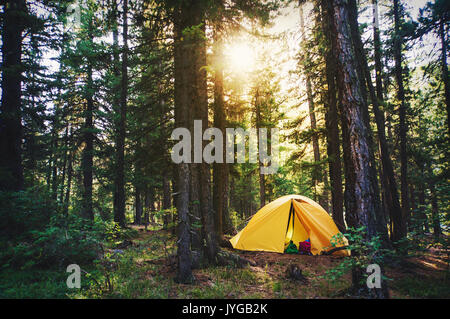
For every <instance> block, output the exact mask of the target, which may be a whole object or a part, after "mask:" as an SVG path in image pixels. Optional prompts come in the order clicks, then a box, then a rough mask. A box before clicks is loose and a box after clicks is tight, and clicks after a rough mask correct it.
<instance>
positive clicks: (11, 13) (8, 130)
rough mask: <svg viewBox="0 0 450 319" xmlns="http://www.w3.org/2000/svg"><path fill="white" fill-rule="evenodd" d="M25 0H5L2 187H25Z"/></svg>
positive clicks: (0, 145) (0, 140)
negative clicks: (23, 94)
mask: <svg viewBox="0 0 450 319" xmlns="http://www.w3.org/2000/svg"><path fill="white" fill-rule="evenodd" d="M26 14H27V7H26V3H25V1H24V0H9V1H6V3H5V6H4V14H3V25H2V44H3V45H2V101H1V105H0V154H1V156H0V191H19V190H22V189H23V186H24V185H23V183H24V181H23V167H22V123H21V121H22V114H21V113H22V110H21V108H22V101H21V99H22V88H21V86H22V70H23V66H22V32H23V30H24V28H25V26H24V23H25V21H24V20H25V18H24V16H25V15H26Z"/></svg>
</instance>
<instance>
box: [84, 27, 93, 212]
mask: <svg viewBox="0 0 450 319" xmlns="http://www.w3.org/2000/svg"><path fill="white" fill-rule="evenodd" d="M92 29H93V26H92V21H90V22H89V27H88V36H89V40H90V43H93V41H94V40H93V35H92ZM87 63H88V65H87V74H86V75H87V79H86V80H87V83H86V89H85V90H86V111H85V123H84V132H83V136H84V139H83V140H84V144H85V145H84V149H83V153H82V159H81V167H82V171H83V199H82V211H81V214H82V216H83V217H84V218H86V219H89V220H93V219H94V212H93V206H92V180H93V165H94V98H93V94H94V87H93V79H92V61H88V62H87Z"/></svg>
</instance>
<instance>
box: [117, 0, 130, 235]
mask: <svg viewBox="0 0 450 319" xmlns="http://www.w3.org/2000/svg"><path fill="white" fill-rule="evenodd" d="M122 14H123V16H122V20H123V27H122V39H123V48H122V79H121V91H120V120H119V123H118V126H119V127H118V129H117V145H116V161H117V163H116V182H115V188H116V191H115V194H116V199H115V201H114V202H115V204H116V206H115V209H114V221H115V222H117V223H118V224H119V225H120V226H122V227H124V226H125V176H124V175H125V135H126V116H127V99H128V71H127V68H128V0H123V13H122Z"/></svg>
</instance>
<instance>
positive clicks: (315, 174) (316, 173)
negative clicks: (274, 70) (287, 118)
mask: <svg viewBox="0 0 450 319" xmlns="http://www.w3.org/2000/svg"><path fill="white" fill-rule="evenodd" d="M299 8H300V33H301V34H302V37H303V41H305V38H306V37H305V32H306V30H305V21H304V17H303V4H302V1H300V6H299ZM303 59H304V60H305V61H304V62H306V63H309V61H310V59H311V58H310V56H309V53H308V51H307V50H306V51H305V52H304V54H303ZM304 74H305V84H306V96H307V100H308V109H309V119H310V122H311V131H312V138H311V139H312V146H313V154H314V162H315V164H314V165H313V171H312V181H313V187H314V190H315V191H314V193H315V194H316V196H317V197H318V198H315V200H318V202H319V204H320V206H322V207H323V208H324V209H325V210H328V204H327V199H326V197H325V196H323V194H317V187H318V184H319V183H320V182H323V176H324V174H322V173H321V168H320V167H319V166H318V164H317V163H319V162H320V148H319V136H318V134H317V120H316V113H315V110H314V108H315V106H314V96H313V92H312V84H311V75H310V71H309V70H308V68H304Z"/></svg>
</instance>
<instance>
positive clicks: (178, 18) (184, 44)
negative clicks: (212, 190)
mask: <svg viewBox="0 0 450 319" xmlns="http://www.w3.org/2000/svg"><path fill="white" fill-rule="evenodd" d="M189 15H190V13H189V12H188V10H187V8H186V6H185V5H184V6H183V5H182V4H181V5H180V6H179V7H175V8H174V31H175V45H174V70H175V74H174V75H175V126H176V127H184V128H190V122H191V119H190V114H191V112H190V110H189V102H188V101H189V94H188V85H189V80H190V79H189V78H188V77H187V75H188V74H187V71H188V68H189V64H190V59H189V58H188V57H187V56H188V54H187V51H188V50H190V49H189V43H188V40H189V39H186V37H184V36H183V30H184V29H185V28H187V27H190V26H191V23H190V22H189ZM190 165H191V164H188V163H184V162H182V163H180V164H178V166H177V181H176V183H175V184H176V187H177V189H176V192H175V194H176V196H175V200H176V207H177V217H178V220H177V222H178V225H177V228H178V230H177V237H178V241H177V248H178V249H177V259H178V267H177V275H176V278H175V280H176V281H177V282H180V283H192V281H193V280H194V277H193V275H192V253H191V221H190V214H189V200H190V198H189V197H190V196H189V193H190V184H191V182H190V177H191V174H190Z"/></svg>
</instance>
